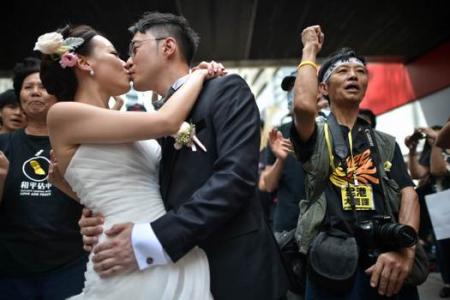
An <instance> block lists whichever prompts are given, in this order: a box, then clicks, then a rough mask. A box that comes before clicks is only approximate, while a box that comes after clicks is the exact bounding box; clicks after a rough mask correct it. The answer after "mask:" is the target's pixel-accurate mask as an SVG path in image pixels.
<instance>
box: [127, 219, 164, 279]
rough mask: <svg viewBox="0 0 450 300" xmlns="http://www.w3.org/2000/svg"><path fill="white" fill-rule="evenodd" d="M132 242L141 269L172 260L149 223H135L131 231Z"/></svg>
mask: <svg viewBox="0 0 450 300" xmlns="http://www.w3.org/2000/svg"><path fill="white" fill-rule="evenodd" d="M131 243H132V245H133V251H134V256H135V257H136V261H137V263H138V266H139V269H140V270H141V271H142V270H145V269H147V268H148V267H151V266H158V265H165V264H168V263H171V262H172V260H171V259H170V257H169V256H168V255H167V253H166V251H165V250H164V248H163V247H162V246H161V243H160V242H159V240H158V238H157V237H156V235H155V233H154V232H153V229H152V227H151V226H150V224H149V223H144V224H134V226H133V231H132V232H131Z"/></svg>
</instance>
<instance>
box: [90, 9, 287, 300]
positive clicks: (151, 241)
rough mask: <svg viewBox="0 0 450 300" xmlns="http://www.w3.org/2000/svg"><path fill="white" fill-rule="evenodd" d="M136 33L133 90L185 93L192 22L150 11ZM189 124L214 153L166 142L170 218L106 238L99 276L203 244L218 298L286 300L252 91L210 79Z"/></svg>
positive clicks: (164, 185)
mask: <svg viewBox="0 0 450 300" xmlns="http://www.w3.org/2000/svg"><path fill="white" fill-rule="evenodd" d="M130 30H131V31H132V33H133V34H134V37H133V40H132V42H131V45H130V55H131V58H130V61H129V64H130V75H131V77H132V79H133V82H134V87H135V88H136V89H137V90H153V91H156V92H158V93H159V94H167V93H168V92H167V91H169V90H170V91H174V90H176V89H177V88H179V87H180V86H181V85H182V84H183V83H184V81H185V80H186V76H188V74H189V64H190V62H191V60H192V57H193V55H194V53H195V50H196V47H197V43H198V37H197V35H196V33H195V32H194V31H193V30H192V29H191V28H190V26H189V24H188V23H187V21H186V20H185V19H184V18H182V17H178V16H174V15H172V14H161V13H147V14H145V15H144V16H143V17H142V18H141V19H140V20H139V21H138V22H137V23H136V24H135V25H134V26H133V27H131V28H130ZM163 99H167V96H166V98H163ZM162 102H164V100H163V101H162ZM161 104H163V103H161ZM187 122H190V123H192V124H195V128H196V133H197V137H198V139H199V140H200V141H201V143H202V144H203V145H204V146H205V147H206V151H204V150H202V149H200V148H199V147H197V151H192V149H191V148H188V147H183V148H181V149H180V150H176V149H175V148H174V139H173V138H172V137H168V138H163V139H161V140H162V141H161V147H162V160H161V176H160V179H161V180H160V185H161V193H162V197H163V200H164V202H165V205H166V208H167V210H168V212H167V214H165V215H164V216H162V217H161V218H159V219H157V220H156V221H154V222H152V223H151V224H150V226H149V224H130V223H128V224H120V225H115V226H114V227H113V228H112V229H111V230H109V232H107V234H110V236H111V237H112V239H111V241H109V242H105V243H102V244H100V245H98V246H96V247H95V249H94V253H95V256H94V262H95V269H96V270H97V272H98V273H99V274H100V275H101V276H112V275H114V274H117V273H120V272H122V271H128V270H133V269H136V268H137V267H138V268H139V269H141V270H142V269H146V268H148V267H151V266H153V265H163V264H166V263H170V262H176V261H177V260H178V259H180V258H181V257H183V256H184V255H185V254H186V253H187V252H188V251H190V250H191V249H192V248H193V247H195V246H199V247H201V248H202V249H203V250H204V251H205V252H206V255H207V256H208V261H209V267H210V273H211V291H212V294H213V296H214V298H215V299H246V300H247V299H282V298H283V297H284V295H285V292H286V289H287V287H286V286H285V283H286V278H285V276H286V275H285V271H284V268H283V266H282V264H281V260H280V255H279V252H278V248H277V246H276V244H275V242H274V239H273V237H272V233H271V232H270V229H269V228H268V227H267V226H266V224H265V223H264V220H263V214H262V210H261V207H260V204H259V202H258V199H257V196H256V193H255V191H256V183H257V168H258V154H259V141H260V131H259V124H260V121H259V112H258V108H257V106H256V103H255V99H254V97H253V95H252V93H251V91H250V89H249V87H248V86H247V84H246V83H245V81H244V80H243V79H242V78H241V77H239V76H238V75H229V76H225V77H220V78H216V79H212V80H209V81H207V82H206V83H205V85H204V88H203V90H202V92H201V94H200V96H199V98H198V100H197V103H196V105H195V106H194V108H193V110H192V112H191V114H190V116H189V118H188V120H187ZM84 221H86V220H82V223H83V222H84ZM82 227H83V226H82ZM84 229H86V228H84ZM84 229H82V232H84V233H86V231H83V230H84ZM85 238H86V237H85ZM88 238H89V237H88Z"/></svg>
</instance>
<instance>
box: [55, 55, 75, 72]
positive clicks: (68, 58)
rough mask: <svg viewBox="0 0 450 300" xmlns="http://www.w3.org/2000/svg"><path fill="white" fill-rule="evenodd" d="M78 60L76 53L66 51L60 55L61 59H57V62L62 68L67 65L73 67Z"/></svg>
mask: <svg viewBox="0 0 450 300" xmlns="http://www.w3.org/2000/svg"><path fill="white" fill-rule="evenodd" d="M77 61H78V55H76V54H75V53H73V52H66V53H64V54H63V55H61V59H60V60H59V64H60V65H61V67H62V68H63V69H65V68H67V67H70V68H71V67H73V66H75V65H76V64H77Z"/></svg>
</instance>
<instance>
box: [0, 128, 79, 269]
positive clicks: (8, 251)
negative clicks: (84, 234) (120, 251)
mask: <svg viewBox="0 0 450 300" xmlns="http://www.w3.org/2000/svg"><path fill="white" fill-rule="evenodd" d="M50 148H51V146H50V141H49V138H48V137H47V136H32V135H28V134H26V133H25V131H24V130H23V129H19V130H17V131H16V132H14V133H8V134H2V135H0V150H1V151H3V152H4V153H5V155H6V157H7V158H8V160H9V172H8V176H7V177H6V180H5V185H4V191H3V197H2V202H1V204H0V277H21V276H28V275H33V274H42V273H43V272H47V271H52V270H56V269H58V268H60V267H63V266H65V265H67V264H70V263H72V262H75V261H78V260H79V259H80V258H81V257H83V256H85V255H86V254H85V253H84V251H83V248H82V239H81V235H80V232H79V226H78V220H79V218H80V215H81V209H82V206H81V205H80V204H78V203H76V202H75V201H74V200H72V199H71V198H69V197H68V196H66V195H65V194H64V193H62V192H61V191H59V190H58V189H57V188H55V187H54V186H52V184H50V183H49V182H48V181H47V178H48V167H49V163H50V159H49V157H50V153H49V152H50Z"/></svg>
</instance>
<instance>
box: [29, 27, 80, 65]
mask: <svg viewBox="0 0 450 300" xmlns="http://www.w3.org/2000/svg"><path fill="white" fill-rule="evenodd" d="M83 43H84V39H83V38H80V37H68V38H67V39H64V38H63V36H62V34H61V33H59V32H49V33H46V34H43V35H41V36H40V37H39V38H38V40H37V42H36V44H35V45H34V49H33V50H38V51H40V52H41V53H43V54H47V55H50V56H52V57H53V58H54V59H55V60H56V59H59V64H60V65H61V67H62V68H66V67H73V66H75V65H76V63H77V61H78V56H77V54H76V53H73V51H74V50H75V49H76V48H78V47H79V46H80V45H81V44H83Z"/></svg>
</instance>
